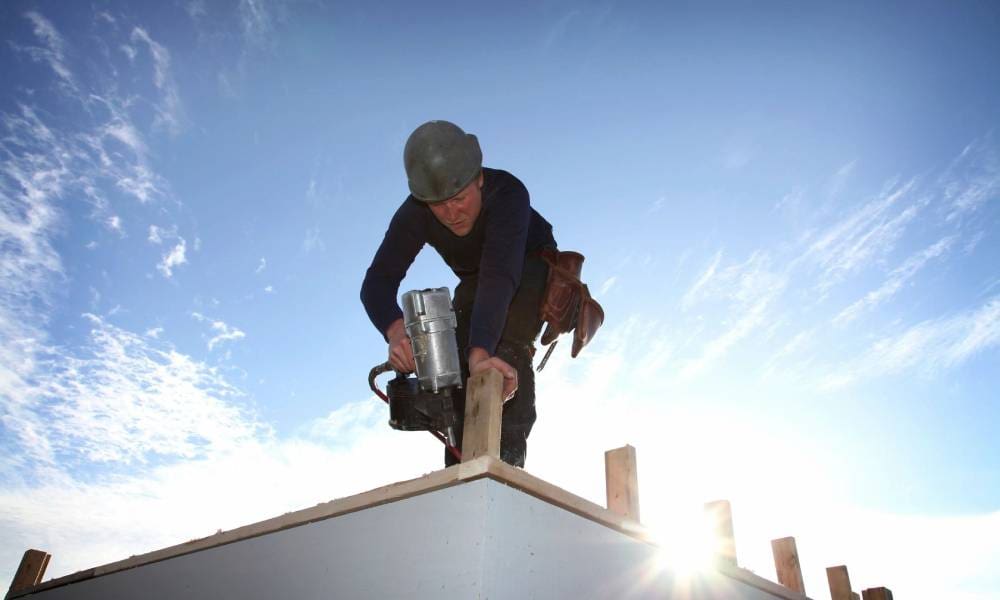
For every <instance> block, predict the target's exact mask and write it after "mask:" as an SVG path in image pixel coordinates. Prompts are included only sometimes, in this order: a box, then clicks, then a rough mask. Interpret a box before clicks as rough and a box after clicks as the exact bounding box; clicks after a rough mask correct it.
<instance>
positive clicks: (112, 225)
mask: <svg viewBox="0 0 1000 600" xmlns="http://www.w3.org/2000/svg"><path fill="white" fill-rule="evenodd" d="M104 223H105V225H107V226H108V229H111V230H112V231H115V232H117V233H118V234H120V235H125V232H124V231H122V219H121V217H119V216H118V215H111V216H110V217H108V220H107V221H105V222H104Z"/></svg>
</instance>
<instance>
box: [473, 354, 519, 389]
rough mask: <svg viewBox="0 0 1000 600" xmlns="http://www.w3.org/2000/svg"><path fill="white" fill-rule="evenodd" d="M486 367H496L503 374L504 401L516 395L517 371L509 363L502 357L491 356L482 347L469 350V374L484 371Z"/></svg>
mask: <svg viewBox="0 0 1000 600" xmlns="http://www.w3.org/2000/svg"><path fill="white" fill-rule="evenodd" d="M486 369H496V370H498V371H500V374H501V375H503V401H504V402H506V401H508V400H510V399H511V398H513V397H514V392H516V391H517V371H515V370H514V367H512V366H510V365H508V364H507V362H506V361H504V360H503V359H502V358H497V357H496V356H490V354H489V352H487V351H486V350H484V349H482V348H473V349H472V350H470V351H469V375H475V374H476V373H482V372H483V371H485V370H486Z"/></svg>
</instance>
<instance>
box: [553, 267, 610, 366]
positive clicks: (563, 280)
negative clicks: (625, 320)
mask: <svg viewBox="0 0 1000 600" xmlns="http://www.w3.org/2000/svg"><path fill="white" fill-rule="evenodd" d="M540 254H541V256H542V259H543V260H545V262H547V263H548V265H549V277H548V281H547V282H546V284H545V294H544V295H543V296H542V308H541V311H540V316H541V318H542V320H543V321H545V323H546V327H545V331H544V332H543V333H542V340H541V341H542V345H543V346H546V345H548V344H551V343H552V342H554V341H555V340H556V338H557V337H559V335H560V334H563V333H569V332H571V331H572V332H573V349H572V352H571V353H570V356H572V357H573V358H576V355H577V354H579V353H580V350H582V349H583V347H584V346H586V345H587V343H588V342H590V340H592V339H593V338H594V334H596V333H597V330H598V329H599V328H600V327H601V325H602V324H603V323H604V309H603V308H601V305H600V304H598V303H597V300H594V299H593V298H592V297H591V296H590V290H589V289H588V288H587V284H585V283H583V282H582V281H580V272H581V271H582V269H583V261H584V256H583V255H582V254H580V253H579V252H573V251H559V250H556V249H554V248H545V249H543V250H542V251H541V252H540Z"/></svg>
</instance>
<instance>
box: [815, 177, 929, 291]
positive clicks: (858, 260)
mask: <svg viewBox="0 0 1000 600" xmlns="http://www.w3.org/2000/svg"><path fill="white" fill-rule="evenodd" d="M915 186H916V181H915V180H911V181H909V182H907V183H905V184H903V185H898V184H895V183H892V184H890V185H888V186H887V188H886V190H885V191H884V192H883V193H882V194H881V195H880V196H879V197H878V198H876V199H874V200H872V201H870V202H868V203H866V204H864V205H862V206H861V207H860V208H859V209H857V210H856V211H854V213H852V214H851V215H850V216H848V217H847V218H846V219H843V220H841V221H840V222H839V223H836V224H835V225H833V226H832V227H830V228H828V229H827V230H826V231H825V232H822V233H821V234H820V235H819V236H818V237H819V239H817V240H816V241H815V242H813V243H812V244H811V245H810V247H809V249H808V251H807V252H806V253H805V254H804V255H803V257H802V258H803V259H811V260H814V261H815V262H817V263H818V264H819V265H820V267H821V268H822V269H823V276H822V278H821V280H820V283H819V287H820V289H821V290H826V289H829V288H830V287H832V286H833V285H835V284H837V283H840V282H841V281H843V279H844V278H845V277H846V276H847V275H850V274H852V273H854V272H856V271H858V270H859V269H861V268H862V267H864V266H867V264H869V262H870V261H871V260H872V259H874V258H878V257H881V256H883V255H885V254H887V253H888V252H889V251H890V250H892V249H893V247H894V246H895V243H896V241H897V240H898V239H899V238H900V236H902V234H903V232H904V231H905V230H906V227H907V226H908V225H909V224H910V222H911V221H913V219H914V218H915V217H916V216H917V214H918V213H919V211H920V210H921V208H923V206H925V205H926V203H927V200H926V199H920V200H917V201H915V202H913V203H910V204H909V205H906V206H905V207H904V208H903V209H902V210H900V211H898V212H893V211H894V209H895V208H896V207H897V205H898V204H901V203H905V202H906V199H907V198H908V196H909V195H910V193H911V192H913V190H914V188H915Z"/></svg>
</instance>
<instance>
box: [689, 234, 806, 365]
mask: <svg viewBox="0 0 1000 600" xmlns="http://www.w3.org/2000/svg"><path fill="white" fill-rule="evenodd" d="M720 260H721V251H720V252H717V253H716V258H715V259H714V260H713V261H712V264H711V265H710V266H709V268H708V269H706V270H705V272H704V273H703V274H702V275H701V277H699V278H698V281H696V282H695V285H694V286H692V288H691V290H688V293H687V294H685V295H684V298H683V299H682V300H681V305H682V306H684V305H685V303H686V302H687V303H690V302H692V301H693V300H691V298H692V297H693V296H698V297H702V298H707V299H709V300H715V301H721V302H722V303H723V304H722V306H723V308H722V311H723V312H724V314H725V315H726V316H725V318H724V319H723V320H722V322H721V323H720V326H721V327H720V328H718V331H716V335H715V337H712V338H711V339H709V340H708V341H707V342H705V343H704V345H703V346H702V348H701V351H700V353H699V355H698V356H697V357H695V358H693V359H689V360H687V361H685V363H684V366H683V367H682V368H681V371H680V375H681V376H682V377H685V378H687V377H691V376H694V375H697V374H699V373H701V372H703V371H704V370H705V369H706V368H708V367H709V365H711V364H712V363H714V362H716V361H718V360H719V359H720V358H721V357H722V356H724V355H725V354H726V353H727V352H728V351H729V350H730V349H731V348H732V347H733V346H734V345H735V344H736V343H737V342H739V341H741V340H743V339H745V338H746V337H748V336H749V335H750V334H751V333H752V332H753V331H754V330H756V329H758V328H759V327H760V326H761V325H763V324H764V323H765V322H766V319H767V317H768V314H769V312H768V311H769V310H770V309H771V308H772V307H773V305H774V303H775V301H776V299H777V298H778V297H779V296H780V295H781V294H782V292H783V291H784V290H785V286H786V284H787V275H785V274H783V273H780V272H777V271H775V270H774V269H773V267H772V265H771V258H770V256H768V255H767V254H765V253H761V252H758V253H754V254H753V255H751V256H750V258H748V259H747V260H746V261H745V262H743V263H740V264H735V265H730V266H728V267H726V268H724V269H722V270H721V271H718V272H716V270H717V269H718V264H719V261H720ZM692 292H694V294H692Z"/></svg>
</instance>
